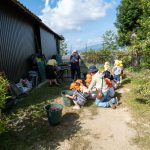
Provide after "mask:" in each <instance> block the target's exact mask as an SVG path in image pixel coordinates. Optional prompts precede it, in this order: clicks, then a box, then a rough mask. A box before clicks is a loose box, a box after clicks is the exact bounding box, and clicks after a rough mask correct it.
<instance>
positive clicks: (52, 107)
mask: <svg viewBox="0 0 150 150" xmlns="http://www.w3.org/2000/svg"><path fill="white" fill-rule="evenodd" d="M44 109H45V110H46V112H47V117H48V121H49V123H50V124H51V125H57V124H59V123H60V122H61V116H62V109H63V105H61V104H56V103H53V104H49V105H47V106H45V107H44Z"/></svg>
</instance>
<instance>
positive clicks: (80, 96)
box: [65, 80, 88, 109]
mask: <svg viewBox="0 0 150 150" xmlns="http://www.w3.org/2000/svg"><path fill="white" fill-rule="evenodd" d="M70 88H71V89H74V90H75V91H74V93H73V95H68V94H66V95H65V96H66V97H68V98H70V99H72V100H73V102H74V104H75V106H74V107H73V109H80V107H81V106H83V105H84V103H85V102H86V100H87V97H88V94H87V93H85V92H84V91H86V89H87V88H86V87H85V86H84V85H83V83H82V80H77V81H75V82H74V83H72V84H71V85H70Z"/></svg>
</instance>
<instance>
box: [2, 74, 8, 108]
mask: <svg viewBox="0 0 150 150" xmlns="http://www.w3.org/2000/svg"><path fill="white" fill-rule="evenodd" d="M8 87H9V82H8V80H7V79H6V78H5V76H3V75H2V74H0V108H2V107H3V105H4V103H5V100H6V98H8V95H7V94H8Z"/></svg>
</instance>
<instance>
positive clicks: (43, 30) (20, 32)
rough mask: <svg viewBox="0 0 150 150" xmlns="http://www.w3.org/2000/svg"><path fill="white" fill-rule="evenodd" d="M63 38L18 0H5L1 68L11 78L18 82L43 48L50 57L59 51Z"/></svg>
mask: <svg viewBox="0 0 150 150" xmlns="http://www.w3.org/2000/svg"><path fill="white" fill-rule="evenodd" d="M62 39H63V37H62V36H60V35H58V34H57V33H55V32H54V31H52V30H51V29H50V28H48V27H47V26H46V25H45V24H44V23H43V22H42V21H41V20H40V19H39V18H38V17H37V16H35V15H34V14H33V13H32V12H30V11H29V10H28V9H27V8H26V7H24V6H23V5H22V4H21V3H19V2H18V1H16V0H1V5H0V71H4V72H5V73H6V75H7V77H8V79H9V80H11V81H18V80H19V79H20V78H21V77H25V76H26V75H27V72H28V70H29V69H30V64H29V61H28V59H29V57H30V56H31V55H32V54H34V53H37V52H38V51H41V52H42V53H43V54H45V56H46V58H49V57H50V56H51V55H53V54H57V53H59V44H58V43H59V40H62Z"/></svg>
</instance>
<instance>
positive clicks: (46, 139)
mask: <svg viewBox="0 0 150 150" xmlns="http://www.w3.org/2000/svg"><path fill="white" fill-rule="evenodd" d="M78 118H79V115H78V114H76V113H66V114H65V115H64V116H63V117H62V121H61V123H60V124H59V125H57V126H51V125H50V124H49V123H48V121H47V118H46V116H43V117H42V118H24V119H23V120H22V121H21V122H19V123H18V124H17V125H16V126H14V125H13V126H11V128H10V129H9V130H8V131H7V132H5V133H3V134H1V135H0V141H1V142H0V149H1V150H21V149H57V148H58V147H59V146H60V142H63V141H64V140H66V139H70V138H71V137H73V135H74V134H75V133H77V132H78V131H79V130H80V129H81V126H80V122H79V121H78Z"/></svg>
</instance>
